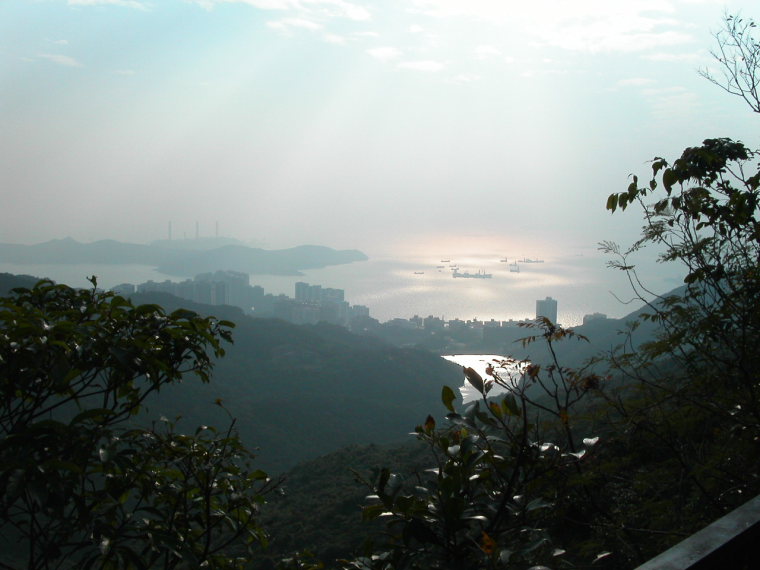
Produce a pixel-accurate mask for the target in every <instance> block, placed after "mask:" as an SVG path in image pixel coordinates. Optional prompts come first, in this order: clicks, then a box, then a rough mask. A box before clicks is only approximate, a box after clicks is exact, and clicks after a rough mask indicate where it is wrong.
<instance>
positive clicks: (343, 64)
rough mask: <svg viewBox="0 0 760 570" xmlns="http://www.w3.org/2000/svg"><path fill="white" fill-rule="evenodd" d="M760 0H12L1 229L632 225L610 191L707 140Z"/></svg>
mask: <svg viewBox="0 0 760 570" xmlns="http://www.w3.org/2000/svg"><path fill="white" fill-rule="evenodd" d="M753 8H756V6H755V5H754V4H752V3H750V2H749V1H746V0H745V1H733V2H723V1H720V2H717V1H711V0H672V1H670V2H661V1H657V2H654V1H653V0H638V1H621V2H617V3H610V2H601V1H598V0H580V1H579V2H574V3H572V4H557V3H553V2H548V1H546V0H539V1H536V2H531V3H525V4H520V5H510V6H507V5H506V4H505V3H503V2H500V1H496V0H472V1H470V2H467V3H463V2H458V1H455V0H437V1H432V0H408V1H389V2H383V3H382V5H379V4H376V3H371V2H363V1H360V0H355V1H353V0H301V1H296V0H237V1H236V0H195V1H192V0H183V1H179V0H167V1H166V2H160V3H158V2H154V1H148V0H68V1H65V0H50V1H45V2H22V1H17V0H8V1H6V2H3V3H2V4H0V30H1V31H2V37H3V42H2V44H0V45H2V49H0V120H2V124H3V130H4V133H5V136H4V137H3V138H2V141H1V142H0V173H1V175H2V178H3V198H4V203H5V207H4V208H2V209H1V210H0V242H6V243H26V244H31V243H39V242H43V241H47V240H49V239H56V238H63V237H67V236H70V237H72V238H74V239H76V240H77V241H81V242H91V241H96V240H99V239H115V240H119V241H126V242H133V243H148V242H150V241H153V240H156V239H164V238H166V237H167V235H168V224H169V222H171V224H172V234H173V237H175V238H181V237H182V236H183V235H184V236H187V237H189V238H192V237H194V236H195V232H196V223H197V224H198V227H199V231H200V234H201V235H202V236H213V235H215V233H216V228H217V224H218V228H219V230H218V231H219V234H220V235H225V236H230V237H234V238H236V239H239V240H240V241H242V242H244V243H246V244H248V245H255V246H259V247H265V248H268V249H280V248H286V247H291V246H295V245H301V244H319V245H327V246H330V247H334V248H336V249H352V248H356V249H360V250H362V251H365V252H366V253H368V254H369V255H376V254H379V253H387V252H394V251H401V250H411V251H420V252H423V251H428V252H434V251H441V252H445V251H451V252H452V253H451V255H454V251H457V252H461V251H483V250H484V249H488V250H489V251H491V250H493V251H506V250H509V251H514V252H518V254H521V255H528V256H540V255H541V254H542V252H545V251H547V250H554V249H557V248H566V249H572V248H580V249H587V248H593V247H594V246H595V244H596V243H598V242H600V241H602V240H608V239H609V240H615V241H619V242H621V243H624V244H627V243H630V242H631V241H632V240H633V239H635V237H636V236H637V235H638V232H639V228H640V226H641V220H640V216H639V214H638V213H636V212H630V213H629V212H626V213H625V214H623V215H619V214H616V215H615V216H611V215H610V214H609V213H607V212H606V211H605V209H604V204H605V201H606V197H607V195H608V194H610V193H611V192H615V191H621V190H622V189H624V188H625V187H626V186H627V184H628V183H629V175H630V174H631V173H637V174H638V175H639V176H640V177H641V178H642V179H646V178H647V177H648V174H649V167H648V164H647V161H648V160H650V159H651V158H653V157H654V156H665V157H668V158H670V159H675V158H677V156H678V155H679V154H680V152H681V151H682V150H683V148H685V147H687V146H694V145H698V144H699V143H700V142H701V141H702V140H703V139H704V138H708V137H723V136H728V137H732V138H736V139H740V140H743V141H744V142H745V143H747V144H748V145H749V146H750V147H754V146H757V142H758V141H757V136H756V128H755V125H754V124H753V123H752V121H753V120H754V119H755V117H754V116H752V115H751V112H750V111H749V110H748V109H746V107H745V106H744V104H743V102H742V101H740V100H739V99H738V98H736V97H732V96H730V95H727V94H725V93H724V92H722V91H721V90H720V89H719V88H718V87H716V86H714V85H712V84H710V83H709V82H708V81H706V80H705V79H703V78H701V77H700V76H699V75H698V73H697V69H698V68H700V67H704V66H709V65H712V59H711V57H710V54H709V51H710V49H712V48H713V47H714V40H713V38H712V35H711V33H712V32H714V31H716V30H717V29H719V27H720V25H721V19H722V15H723V13H724V10H728V11H729V12H736V11H739V10H742V9H743V15H744V16H746V17H753V16H755V17H760V10H758V11H756V12H752V9H753Z"/></svg>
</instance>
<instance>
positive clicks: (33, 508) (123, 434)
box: [0, 278, 272, 569]
mask: <svg viewBox="0 0 760 570" xmlns="http://www.w3.org/2000/svg"><path fill="white" fill-rule="evenodd" d="M92 283H93V288H92V289H91V290H75V289H71V288H69V287H66V286H63V285H55V284H53V283H52V282H47V281H42V282H40V283H38V284H37V285H36V286H34V287H33V288H32V289H16V290H14V292H13V295H12V296H11V297H9V298H5V299H2V300H0V488H1V489H2V490H3V491H2V495H0V528H2V532H3V537H4V539H5V540H6V541H7V544H6V545H4V550H5V552H6V553H8V556H9V558H8V559H6V560H4V561H3V563H2V566H3V567H5V568H29V569H32V568H51V567H71V566H72V565H75V566H77V567H81V568H175V567H188V568H192V567H209V568H237V567H240V566H241V564H242V560H243V559H241V558H239V557H240V556H245V553H246V552H247V551H248V550H249V549H250V548H251V547H252V546H253V545H255V544H259V543H262V542H264V541H265V535H264V533H263V531H262V530H261V528H260V527H259V526H258V524H257V522H256V520H257V517H256V513H257V510H258V508H259V505H260V503H261V502H262V500H263V495H264V493H266V491H267V490H268V489H269V488H270V487H271V485H272V484H271V482H270V481H269V480H268V478H267V477H266V474H264V473H263V472H261V471H257V470H254V469H252V468H251V466H250V460H251V459H252V456H251V455H250V453H248V452H247V451H246V450H245V449H244V448H243V447H242V445H241V444H240V442H239V440H238V438H237V436H236V435H235V434H234V432H233V431H232V428H230V430H228V431H226V432H224V433H221V434H220V433H217V432H216V431H215V430H213V429H212V428H207V427H202V428H199V429H198V430H197V431H196V432H195V434H193V435H185V434H182V433H179V432H177V431H176V428H175V425H174V423H172V422H168V421H162V422H159V424H158V426H155V425H154V426H152V427H150V428H138V427H136V426H135V425H134V422H132V421H129V420H130V418H133V417H134V416H135V415H136V414H137V413H138V412H139V410H140V408H141V405H142V404H143V403H144V401H145V400H146V398H147V397H148V396H149V395H150V394H151V393H154V392H158V391H159V390H161V389H162V388H163V387H164V386H166V385H168V384H171V383H177V382H179V381H181V380H182V379H184V378H186V377H187V376H188V375H194V376H196V377H198V378H199V379H200V380H201V381H203V382H207V381H208V379H209V376H210V373H211V369H212V366H213V361H212V355H213V356H221V355H222V354H224V349H223V347H222V344H221V343H222V341H224V340H226V341H229V340H230V328H231V327H232V324H231V323H229V322H225V321H217V320H216V319H214V318H211V317H207V318H204V317H200V316H198V315H197V314H195V313H193V312H190V311H184V310H178V311H175V312H173V313H171V314H166V313H165V312H164V311H163V309H161V308H160V307H158V306H156V305H142V306H133V305H132V304H131V303H130V302H129V301H127V300H125V299H123V298H121V297H119V296H116V295H113V294H110V293H102V292H99V291H98V290H97V289H96V288H95V280H94V278H93V279H92Z"/></svg>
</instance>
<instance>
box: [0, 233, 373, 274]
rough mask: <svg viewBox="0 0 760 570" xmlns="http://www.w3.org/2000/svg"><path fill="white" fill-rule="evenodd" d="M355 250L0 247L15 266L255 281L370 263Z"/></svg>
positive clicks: (169, 243)
mask: <svg viewBox="0 0 760 570" xmlns="http://www.w3.org/2000/svg"><path fill="white" fill-rule="evenodd" d="M367 259H368V258H367V256H366V255H365V254H364V253H362V252H361V251H358V250H355V249H347V250H336V249H332V248H329V247H325V246H319V245H301V246H297V247H291V248H288V249H279V250H265V249H260V248H254V247H248V246H246V245H244V244H242V243H240V242H237V241H236V240H232V239H229V238H206V239H203V240H192V239H187V240H160V241H157V242H153V243H151V244H149V245H144V244H134V243H122V242H118V241H114V240H99V241H95V242H92V243H80V242H78V241H76V240H74V239H72V238H64V239H55V240H50V241H46V242H44V243H39V244H35V245H20V244H9V243H2V244H0V262H5V263H16V264H50V265H53V264H56V265H57V264H61V265H69V264H82V263H98V264H109V265H125V264H138V265H150V266H153V267H155V268H156V270H157V271H159V272H161V273H164V274H166V275H195V274H198V273H204V272H208V271H215V270H218V269H222V270H231V271H240V272H244V273H249V274H251V275H301V271H302V270H304V269H319V268H322V267H327V266H329V265H342V264H345V263H353V262H355V261H366V260H367Z"/></svg>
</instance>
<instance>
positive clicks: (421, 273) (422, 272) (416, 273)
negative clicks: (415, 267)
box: [414, 271, 425, 275]
mask: <svg viewBox="0 0 760 570" xmlns="http://www.w3.org/2000/svg"><path fill="white" fill-rule="evenodd" d="M414 274H415V275H425V272H424V271H415V272H414Z"/></svg>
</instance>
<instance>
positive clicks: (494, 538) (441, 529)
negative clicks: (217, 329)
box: [347, 319, 601, 569]
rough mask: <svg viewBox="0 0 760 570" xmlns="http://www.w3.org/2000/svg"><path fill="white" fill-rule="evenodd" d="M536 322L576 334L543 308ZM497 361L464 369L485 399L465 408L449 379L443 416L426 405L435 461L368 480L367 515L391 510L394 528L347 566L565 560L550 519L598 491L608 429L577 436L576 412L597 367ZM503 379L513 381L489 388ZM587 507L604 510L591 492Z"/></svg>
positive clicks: (423, 433) (548, 332)
mask: <svg viewBox="0 0 760 570" xmlns="http://www.w3.org/2000/svg"><path fill="white" fill-rule="evenodd" d="M533 326H535V327H537V328H538V329H539V334H538V335H536V336H537V337H542V338H543V339H545V340H546V342H547V343H548V344H549V345H550V346H551V345H552V344H553V343H554V342H555V341H557V340H559V339H562V338H569V337H572V336H573V332H572V331H570V330H565V329H562V328H561V327H558V326H556V325H554V324H552V323H549V322H548V321H547V320H545V319H541V320H539V321H538V322H537V323H536V324H535V325H533ZM487 372H488V378H487V379H483V378H482V377H480V375H479V374H478V373H477V372H475V371H474V370H472V369H465V370H464V375H465V378H466V379H467V381H468V382H470V383H471V384H472V385H473V386H475V387H476V388H477V389H478V390H479V391H480V392H481V395H482V398H481V400H479V401H477V402H474V403H473V404H471V405H469V406H468V407H467V408H466V409H464V410H463V411H461V412H458V411H456V410H454V409H453V406H452V401H453V400H452V395H453V391H452V390H451V389H450V388H444V389H443V392H442V398H441V400H442V402H443V405H444V406H445V407H446V408H447V409H449V410H450V412H449V413H448V414H447V416H446V420H447V421H446V423H445V425H444V426H442V427H439V426H438V425H437V422H436V421H435V419H434V418H433V417H432V416H428V418H427V419H426V421H425V422H424V423H423V424H422V425H420V426H418V427H417V428H416V430H415V432H416V435H417V438H418V439H419V440H420V441H421V442H423V443H424V444H425V445H426V446H427V448H428V451H429V454H428V457H429V460H430V462H431V463H432V465H430V466H429V468H428V469H425V470H422V471H418V472H416V473H414V474H412V475H408V476H406V477H405V476H403V475H401V474H400V473H393V472H391V471H390V470H389V469H387V468H384V469H380V470H377V471H376V472H375V474H374V476H373V477H372V478H371V479H366V480H365V482H366V484H367V485H368V486H369V488H370V489H371V490H372V494H371V495H370V496H369V497H367V500H368V504H366V505H365V507H364V508H363V518H364V519H365V520H376V519H381V520H385V521H387V531H388V534H387V539H386V540H384V541H382V543H381V544H379V545H376V546H375V548H374V549H370V550H369V551H368V553H367V555H366V556H364V557H360V558H357V559H355V560H353V561H351V562H350V563H349V564H348V566H347V567H349V568H380V569H391V568H393V569H399V568H404V569H406V568H461V569H466V568H511V567H516V568H517V567H523V566H524V565H527V564H531V563H532V564H536V563H539V562H543V563H559V564H564V563H563V562H562V555H563V554H564V550H563V549H561V548H557V547H556V545H555V544H554V543H553V541H552V536H551V534H552V533H551V527H552V526H555V525H556V521H557V513H558V512H562V511H563V510H564V508H565V506H564V505H566V504H567V503H568V502H569V501H571V498H574V499H576V500H579V497H581V496H584V497H585V496H587V495H588V489H587V488H586V481H585V475H584V473H585V468H584V465H585V464H586V463H587V462H588V461H590V460H592V457H593V456H594V454H595V453H594V452H595V449H596V448H595V447H594V446H595V445H596V443H597V442H598V438H583V439H582V441H577V440H578V437H577V435H576V433H575V431H574V429H573V426H574V425H575V424H576V421H577V420H578V418H577V417H575V416H574V414H575V413H576V410H577V405H578V404H579V402H581V401H582V400H583V398H584V396H586V395H587V394H588V393H589V391H592V390H595V389H596V387H597V386H598V378H597V377H596V376H594V375H593V374H592V375H586V374H583V373H581V372H580V371H574V370H568V369H564V368H561V367H559V366H558V365H557V364H556V363H555V364H554V365H553V366H547V367H546V368H545V369H543V370H542V369H540V367H537V366H530V365H528V364H526V363H522V362H517V361H514V360H505V361H499V362H495V363H494V364H493V365H492V366H489V368H488V370H487ZM495 386H499V387H501V388H502V389H504V390H506V392H505V393H504V394H502V395H501V396H496V397H493V398H488V397H487V394H488V393H489V392H490V391H491V389H492V388H493V387H495ZM539 395H540V397H539ZM585 510H587V511H588V512H587V513H586V515H589V516H591V512H592V511H598V512H597V514H599V512H601V510H600V509H599V507H598V506H597V505H594V504H593V503H592V502H588V501H587V508H586V509H585ZM584 516H585V515H584Z"/></svg>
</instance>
